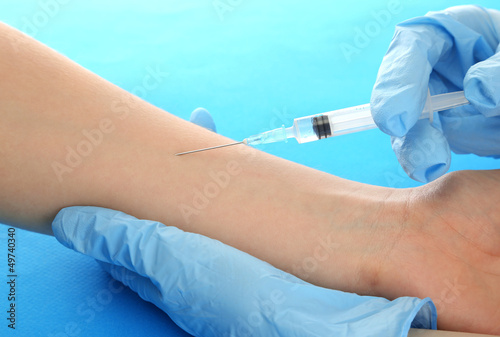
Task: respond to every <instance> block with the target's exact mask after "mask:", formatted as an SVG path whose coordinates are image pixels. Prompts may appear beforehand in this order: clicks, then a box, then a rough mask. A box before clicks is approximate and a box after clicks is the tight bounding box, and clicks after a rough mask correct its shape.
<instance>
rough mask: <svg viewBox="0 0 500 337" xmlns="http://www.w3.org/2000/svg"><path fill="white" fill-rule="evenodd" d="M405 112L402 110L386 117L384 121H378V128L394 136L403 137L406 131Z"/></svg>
mask: <svg viewBox="0 0 500 337" xmlns="http://www.w3.org/2000/svg"><path fill="white" fill-rule="evenodd" d="M407 120H408V118H407V113H406V112H402V113H400V114H397V115H393V116H391V117H389V118H387V119H386V120H385V121H384V123H380V129H381V130H382V131H383V132H385V133H387V134H389V135H391V136H395V137H403V136H404V135H405V134H406V133H407V132H408V129H409V128H408V127H407V124H408V123H407Z"/></svg>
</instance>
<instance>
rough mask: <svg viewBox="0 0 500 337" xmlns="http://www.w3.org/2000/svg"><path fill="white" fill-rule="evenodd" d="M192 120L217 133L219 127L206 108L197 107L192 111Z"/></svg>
mask: <svg viewBox="0 0 500 337" xmlns="http://www.w3.org/2000/svg"><path fill="white" fill-rule="evenodd" d="M190 122H191V123H194V124H196V125H199V126H201V127H204V128H205V129H208V130H210V131H212V132H215V133H217V128H216V127H215V122H214V119H213V118H212V115H211V114H210V112H208V111H207V110H206V109H204V108H197V109H195V110H194V111H193V112H192V113H191V118H190Z"/></svg>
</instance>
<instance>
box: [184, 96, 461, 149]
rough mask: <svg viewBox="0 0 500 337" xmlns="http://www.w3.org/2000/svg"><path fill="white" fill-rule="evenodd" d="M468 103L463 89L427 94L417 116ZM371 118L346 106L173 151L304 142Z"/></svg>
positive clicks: (366, 108) (353, 128) (361, 125)
mask: <svg viewBox="0 0 500 337" xmlns="http://www.w3.org/2000/svg"><path fill="white" fill-rule="evenodd" d="M466 104H469V101H468V100H467V99H466V98H465V95H464V92H463V91H456V92H450V93H446V94H440V95H434V96H431V95H430V94H428V96H427V101H426V103H425V106H424V109H423V111H422V115H421V117H420V118H421V119H423V118H429V119H430V122H431V123H432V120H433V114H434V112H439V111H443V110H448V109H452V108H455V107H458V106H462V105H466ZM376 127H377V126H376V125H375V122H374V121H373V118H372V115H371V110H370V104H363V105H358V106H354V107H350V108H345V109H340V110H334V111H329V112H325V113H321V114H316V115H310V116H306V117H299V118H295V119H294V122H293V126H291V127H288V128H285V126H282V127H281V128H278V129H274V130H270V131H265V132H262V133H259V134H257V135H254V136H250V137H247V138H245V139H244V140H242V141H241V142H235V143H230V144H224V145H219V146H213V147H208V148H204V149H198V150H193V151H187V152H181V153H177V154H176V156H180V155H184V154H189V153H195V152H200V151H206V150H211V149H217V148H221V147H226V146H232V145H237V144H247V145H259V144H267V143H275V142H281V141H286V140H287V139H288V138H295V139H297V141H298V142H299V143H307V142H312V141H315V140H320V139H323V138H329V137H333V136H340V135H345V134H348V133H353V132H358V131H363V130H369V129H373V128H376Z"/></svg>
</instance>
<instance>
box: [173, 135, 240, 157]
mask: <svg viewBox="0 0 500 337" xmlns="http://www.w3.org/2000/svg"><path fill="white" fill-rule="evenodd" d="M246 143H247V142H246V139H244V140H242V141H241V142H236V143H231V144H224V145H218V146H212V147H207V148H204V149H199V150H193V151H187V152H181V153H176V154H175V155H176V156H182V155H184V154H190V153H195V152H201V151H206V150H212V149H218V148H221V147H226V146H233V145H238V144H246Z"/></svg>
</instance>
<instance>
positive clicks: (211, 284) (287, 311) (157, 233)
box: [52, 207, 436, 337]
mask: <svg viewBox="0 0 500 337" xmlns="http://www.w3.org/2000/svg"><path fill="white" fill-rule="evenodd" d="M52 229H53V231H54V235H55V237H56V238H57V239H58V240H59V241H60V242H61V243H62V244H63V245H65V246H66V247H68V248H71V249H74V250H76V251H78V252H81V253H83V254H86V255H89V256H91V257H93V258H95V259H97V260H98V261H101V263H102V265H103V267H104V268H105V269H106V270H107V271H108V272H109V273H110V274H111V275H112V276H113V277H114V278H116V279H117V280H120V281H121V282H123V283H124V284H125V285H127V286H128V287H130V288H131V289H132V290H134V291H135V292H137V293H138V294H139V295H140V296H141V297H142V298H143V299H144V300H146V301H149V302H152V303H154V304H155V305H156V306H158V307H159V308H160V309H161V310H163V311H164V312H166V313H167V314H168V315H169V316H170V317H171V318H172V320H173V321H174V322H176V323H177V324H178V325H179V326H180V327H181V328H182V329H184V330H185V331H187V332H188V333H190V334H193V335H195V336H216V337H221V336H238V337H245V336H259V337H265V336H287V337H294V336H308V337H311V336H320V337H326V336H337V337H341V336H346V337H347V336H349V337H355V336H363V337H364V336H384V337H389V336H406V335H407V333H408V331H409V328H410V326H411V327H415V328H428V329H429V328H432V329H435V328H436V311H435V307H434V305H433V304H432V302H431V301H430V300H429V299H424V300H420V299H418V298H412V297H402V298H399V299H396V300H394V301H389V300H386V299H383V298H377V297H369V296H359V295H356V294H352V293H343V292H340V291H336V290H331V289H326V288H321V287H317V286H314V285H311V284H309V283H306V282H304V281H302V280H300V279H298V278H296V277H294V276H292V275H290V274H288V273H285V272H283V271H281V270H278V269H276V268H274V267H273V266H271V265H270V264H268V263H265V262H263V261H261V260H258V259H257V258H255V257H253V256H250V255H248V254H246V253H244V252H241V251H239V250H237V249H235V248H232V247H230V246H227V245H224V244H223V243H221V242H219V241H216V240H212V239H210V238H207V237H204V236H202V235H198V234H193V233H187V232H183V231H181V230H180V229H178V228H175V227H167V226H165V225H163V224H161V223H158V222H154V221H147V220H138V219H136V218H134V217H132V216H130V215H127V214H124V213H121V212H117V211H113V210H109V209H104V208H98V207H70V208H65V209H63V210H61V211H60V212H59V214H57V216H56V218H55V219H54V222H53V224H52ZM412 322H413V323H412Z"/></svg>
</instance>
